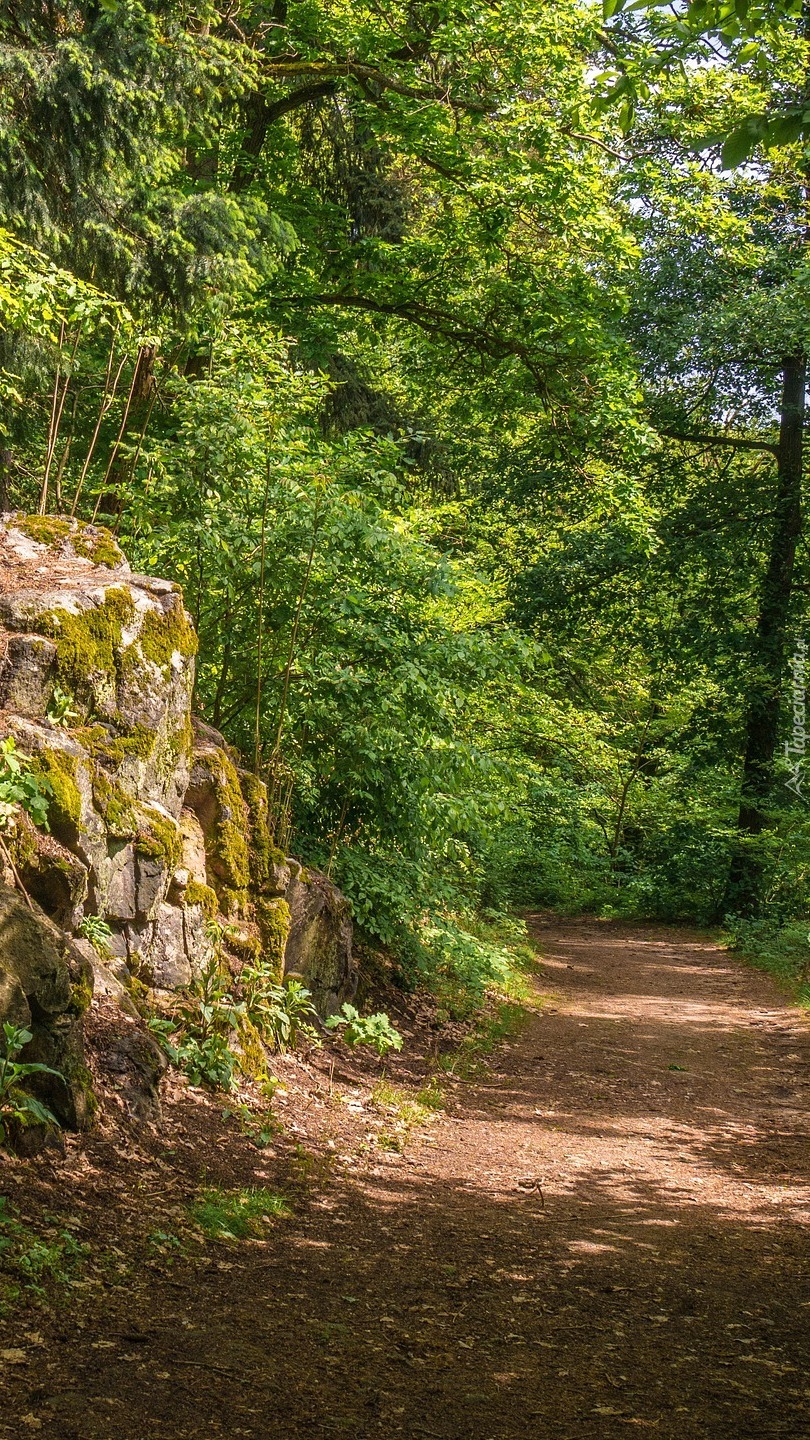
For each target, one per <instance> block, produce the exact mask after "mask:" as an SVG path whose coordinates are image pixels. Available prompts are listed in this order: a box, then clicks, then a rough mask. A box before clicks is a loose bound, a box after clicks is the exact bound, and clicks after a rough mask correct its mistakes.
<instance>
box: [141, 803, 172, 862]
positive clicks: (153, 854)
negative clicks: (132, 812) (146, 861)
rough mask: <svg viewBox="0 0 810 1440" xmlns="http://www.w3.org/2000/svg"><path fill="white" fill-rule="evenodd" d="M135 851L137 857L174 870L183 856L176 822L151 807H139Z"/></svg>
mask: <svg viewBox="0 0 810 1440" xmlns="http://www.w3.org/2000/svg"><path fill="white" fill-rule="evenodd" d="M135 851H136V854H138V855H146V856H148V857H149V858H150V859H152V860H161V861H163V863H164V865H165V867H166V869H167V870H175V869H176V868H177V866H178V865H179V863H180V860H181V858H182V854H183V836H182V834H181V832H180V826H179V825H178V824H177V821H176V820H172V819H170V817H169V816H168V815H162V814H161V813H160V812H159V811H158V810H155V809H153V808H152V807H151V806H150V807H147V806H141V808H140V809H139V811H138V830H137V834H136V837H135Z"/></svg>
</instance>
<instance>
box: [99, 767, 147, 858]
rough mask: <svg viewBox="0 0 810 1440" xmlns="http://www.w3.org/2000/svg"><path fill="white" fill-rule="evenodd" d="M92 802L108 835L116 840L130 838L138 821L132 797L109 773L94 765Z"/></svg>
mask: <svg viewBox="0 0 810 1440" xmlns="http://www.w3.org/2000/svg"><path fill="white" fill-rule="evenodd" d="M93 804H94V805H95V808H96V810H97V811H98V813H99V815H101V817H102V819H103V820H104V824H105V825H106V827H107V830H108V832H109V834H110V835H112V836H113V837H114V839H116V840H131V839H132V838H133V836H134V835H135V834H136V833H137V829H138V823H137V820H136V817H135V807H134V805H133V803H132V798H131V796H129V795H128V794H127V792H126V791H125V790H124V788H123V786H122V785H120V784H119V783H118V781H117V780H116V779H115V778H114V777H113V776H111V775H108V774H106V772H105V771H104V770H102V769H100V767H98V766H96V769H95V773H94V775H93Z"/></svg>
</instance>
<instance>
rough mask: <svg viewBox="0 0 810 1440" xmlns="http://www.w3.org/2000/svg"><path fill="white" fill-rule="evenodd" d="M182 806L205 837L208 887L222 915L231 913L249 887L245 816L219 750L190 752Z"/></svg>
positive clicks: (234, 774) (233, 773) (235, 779)
mask: <svg viewBox="0 0 810 1440" xmlns="http://www.w3.org/2000/svg"><path fill="white" fill-rule="evenodd" d="M185 803H186V805H187V807H188V808H189V809H190V810H192V811H193V812H194V814H195V815H196V816H197V819H198V820H199V822H200V825H201V827H202V831H203V835H204V837H205V853H206V862H207V869H208V878H209V881H210V882H211V883H212V884H213V885H214V888H215V889H216V891H217V894H218V895H219V896H220V901H221V902H222V904H223V908H225V907H226V905H227V908H226V909H225V913H226V914H233V913H236V912H237V911H238V909H239V907H240V905H242V904H243V903H244V901H245V899H246V897H247V890H248V886H249V885H250V880H251V873H250V845H249V835H250V813H249V810H248V806H247V804H246V802H245V799H244V796H243V794H242V789H241V786H240V783H239V773H238V771H237V768H236V766H235V764H234V763H233V761H232V760H231V759H230V757H229V756H228V755H226V754H225V751H224V750H220V749H219V748H217V747H216V746H214V745H204V746H201V747H198V749H197V750H196V751H195V752H194V757H193V764H192V770H191V778H190V782H189V787H188V790H187V792H186V797H185Z"/></svg>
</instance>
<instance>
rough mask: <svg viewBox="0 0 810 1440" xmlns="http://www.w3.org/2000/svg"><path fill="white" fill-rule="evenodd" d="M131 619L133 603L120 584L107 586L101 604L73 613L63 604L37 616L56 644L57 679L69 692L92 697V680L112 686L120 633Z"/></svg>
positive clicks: (83, 696) (116, 664) (128, 593)
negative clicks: (39, 616)
mask: <svg viewBox="0 0 810 1440" xmlns="http://www.w3.org/2000/svg"><path fill="white" fill-rule="evenodd" d="M134 618H135V602H134V600H133V599H132V596H131V594H130V592H129V590H127V589H126V588H125V587H124V586H122V585H110V586H108V587H107V589H106V590H105V592H104V600H103V602H102V604H101V605H93V606H90V607H88V609H86V610H82V611H80V612H79V613H78V614H74V613H73V612H72V611H71V610H68V609H66V608H64V607H58V608H56V609H53V610H50V611H48V612H47V613H46V614H45V615H43V616H41V618H40V621H39V623H40V625H41V627H42V630H43V632H44V634H46V635H48V636H50V638H51V639H52V640H53V641H54V642H55V644H56V667H57V672H58V675H59V681H60V683H61V684H62V685H63V686H64V688H65V689H66V690H68V691H69V692H70V693H71V694H74V695H77V696H80V697H81V698H83V699H84V700H85V701H87V700H88V699H89V700H92V699H93V698H94V695H93V688H94V687H93V681H94V680H95V681H96V682H97V683H98V681H99V680H101V681H102V683H104V682H106V684H107V686H108V687H112V688H113V689H114V682H115V676H116V674H117V667H118V662H119V655H120V650H121V645H122V636H123V632H124V630H125V629H126V627H127V626H128V625H131V624H132V621H133V620H134Z"/></svg>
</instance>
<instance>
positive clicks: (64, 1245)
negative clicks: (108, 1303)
mask: <svg viewBox="0 0 810 1440" xmlns="http://www.w3.org/2000/svg"><path fill="white" fill-rule="evenodd" d="M89 1253H90V1251H89V1247H88V1246H86V1245H82V1244H81V1243H80V1242H79V1241H78V1240H77V1239H76V1236H75V1235H74V1234H73V1233H72V1231H71V1230H70V1229H69V1228H68V1227H67V1226H66V1225H65V1223H64V1221H61V1220H58V1219H57V1218H56V1217H54V1216H50V1215H45V1216H43V1220H42V1228H41V1229H40V1230H34V1229H33V1228H32V1227H31V1226H29V1225H27V1224H25V1223H24V1222H23V1221H22V1220H20V1218H19V1216H18V1214H17V1212H16V1211H15V1209H14V1207H13V1206H12V1205H11V1204H10V1203H9V1201H8V1200H6V1199H5V1198H3V1197H2V1196H0V1315H6V1314H9V1313H10V1312H12V1311H13V1310H14V1307H15V1305H16V1304H17V1302H18V1301H19V1299H20V1296H21V1294H22V1293H23V1292H27V1294H28V1295H31V1296H34V1297H35V1298H36V1299H38V1300H43V1299H45V1298H48V1297H50V1296H52V1295H53V1294H54V1292H57V1291H58V1290H60V1289H63V1288H64V1287H65V1286H68V1285H70V1284H71V1283H72V1282H74V1281H75V1280H76V1278H77V1277H78V1276H79V1274H80V1273H81V1272H82V1269H83V1267H84V1264H85V1261H86V1259H87V1257H88V1255H89Z"/></svg>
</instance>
